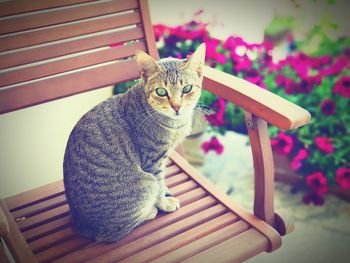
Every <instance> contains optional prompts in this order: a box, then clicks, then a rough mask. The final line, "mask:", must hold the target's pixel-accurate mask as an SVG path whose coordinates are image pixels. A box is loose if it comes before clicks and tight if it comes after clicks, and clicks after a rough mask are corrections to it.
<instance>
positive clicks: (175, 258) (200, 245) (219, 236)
mask: <svg viewBox="0 0 350 263" xmlns="http://www.w3.org/2000/svg"><path fill="white" fill-rule="evenodd" d="M248 229H249V225H248V224H247V223H246V222H244V221H242V220H240V221H237V222H235V223H233V224H230V225H228V226H226V227H224V228H221V229H219V230H216V231H215V232H212V233H210V234H209V235H206V236H204V237H201V238H200V239H197V240H195V241H193V242H192V243H190V244H187V245H186V246H183V247H180V248H178V249H176V250H173V251H171V252H170V253H167V254H165V255H163V256H160V257H157V258H156V259H154V260H152V263H163V262H167V263H175V262H182V261H184V260H185V259H187V258H189V257H192V256H194V255H196V254H198V253H200V252H202V251H204V250H206V249H209V248H210V247H213V246H216V245H217V244H220V243H221V242H223V241H225V240H227V239H229V238H232V237H234V236H236V235H238V234H240V233H242V232H244V231H246V230H248ZM233 249H234V248H233Z"/></svg>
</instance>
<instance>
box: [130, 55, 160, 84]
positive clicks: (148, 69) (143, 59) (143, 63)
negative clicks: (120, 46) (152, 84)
mask: <svg viewBox="0 0 350 263" xmlns="http://www.w3.org/2000/svg"><path fill="white" fill-rule="evenodd" d="M135 56H136V63H137V65H138V67H139V70H140V73H141V77H142V79H143V80H144V81H147V79H148V77H149V76H150V75H153V74H155V73H157V71H161V68H160V67H159V65H158V64H157V62H156V61H155V60H154V59H153V58H152V57H151V56H150V55H148V54H146V53H145V52H143V51H141V50H136V52H135Z"/></svg>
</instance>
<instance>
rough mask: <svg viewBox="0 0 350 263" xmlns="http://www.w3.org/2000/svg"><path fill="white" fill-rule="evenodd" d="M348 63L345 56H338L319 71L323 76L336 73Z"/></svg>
mask: <svg viewBox="0 0 350 263" xmlns="http://www.w3.org/2000/svg"><path fill="white" fill-rule="evenodd" d="M347 64H348V59H347V57H346V56H339V57H337V59H336V60H335V62H334V63H333V64H332V65H331V66H329V67H328V68H326V69H324V70H322V71H321V74H322V75H323V76H330V75H338V74H339V73H340V72H341V71H342V70H343V69H344V68H345V67H346V66H347Z"/></svg>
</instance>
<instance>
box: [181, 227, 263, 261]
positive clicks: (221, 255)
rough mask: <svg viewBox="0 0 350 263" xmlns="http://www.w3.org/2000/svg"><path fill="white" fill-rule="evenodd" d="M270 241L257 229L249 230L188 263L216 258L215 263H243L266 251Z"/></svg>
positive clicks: (202, 253)
mask: <svg viewBox="0 0 350 263" xmlns="http://www.w3.org/2000/svg"><path fill="white" fill-rule="evenodd" d="M268 243H269V241H268V239H267V238H266V237H265V236H263V235H262V234H261V233H260V232H259V231H257V230H256V229H254V228H253V229H249V230H247V231H245V232H243V233H241V234H239V235H237V236H234V237H232V238H230V239H228V240H226V241H224V242H222V243H220V244H218V245H216V246H214V247H212V248H209V249H207V250H205V251H203V252H201V253H199V254H197V255H194V256H193V257H190V258H189V259H187V260H185V261H183V262H186V263H202V262H206V260H207V259H208V258H213V257H215V263H221V262H222V263H223V262H243V261H244V260H246V259H248V258H251V257H253V256H255V255H257V254H259V253H261V252H263V251H264V250H265V248H266V247H267V246H268Z"/></svg>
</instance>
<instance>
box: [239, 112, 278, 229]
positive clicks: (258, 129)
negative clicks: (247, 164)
mask: <svg viewBox="0 0 350 263" xmlns="http://www.w3.org/2000/svg"><path fill="white" fill-rule="evenodd" d="M245 119H246V124H247V128H248V134H249V139H250V144H251V149H252V154H253V161H254V174H255V183H254V184H255V194H254V214H255V215H256V216H257V217H258V218H260V219H262V220H264V221H265V222H267V223H268V224H269V225H271V226H272V227H274V228H275V226H276V222H275V212H274V203H273V201H274V200H273V194H274V166H273V157H272V150H271V144H270V137H269V133H268V130H267V123H266V121H264V120H262V119H260V118H258V117H256V116H254V115H252V114H251V113H248V112H247V113H246V114H245Z"/></svg>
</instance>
